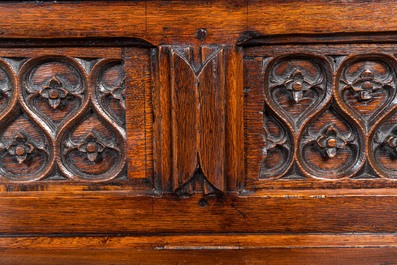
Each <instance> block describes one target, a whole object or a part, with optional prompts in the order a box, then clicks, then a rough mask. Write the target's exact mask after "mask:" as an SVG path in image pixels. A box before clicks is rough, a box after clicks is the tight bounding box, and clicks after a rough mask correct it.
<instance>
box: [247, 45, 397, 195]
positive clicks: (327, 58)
mask: <svg viewBox="0 0 397 265" xmlns="http://www.w3.org/2000/svg"><path fill="white" fill-rule="evenodd" d="M308 42H309V41H308ZM335 42H336V41H335ZM264 43H265V41H262V42H258V43H256V44H264ZM322 43H324V41H322ZM251 44H252V43H251ZM244 52H245V54H244V94H245V102H244V120H245V141H244V143H245V165H246V167H245V170H246V182H245V185H246V188H247V189H256V188H315V187H322V188H342V187H343V188H378V187H395V186H396V184H395V181H394V180H395V179H396V176H397V174H396V172H397V167H396V165H397V151H396V150H397V127H396V126H395V123H396V121H397V93H396V92H397V90H396V88H397V79H396V77H397V76H396V66H397V57H396V54H397V50H396V49H395V47H393V46H392V45H387V44H382V45H375V44H352V45H343V44H337V43H334V44H328V45H326V44H321V43H320V42H319V44H316V45H314V44H313V45H310V44H303V45H287V44H285V45H283V44H279V45H277V44H272V45H270V44H266V45H265V46H257V47H255V46H254V47H249V48H246V49H245V50H244Z"/></svg>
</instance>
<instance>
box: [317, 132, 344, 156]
mask: <svg viewBox="0 0 397 265" xmlns="http://www.w3.org/2000/svg"><path fill="white" fill-rule="evenodd" d="M340 135H341V134H340V133H339V131H338V130H337V129H336V128H334V126H333V125H329V126H327V128H325V129H324V131H323V133H322V134H321V135H320V136H319V137H318V138H317V140H316V141H317V144H318V146H319V147H320V148H321V149H322V150H323V151H324V155H325V157H328V158H333V157H335V156H336V152H337V151H338V149H343V148H345V146H346V144H347V141H346V139H345V137H343V136H340Z"/></svg>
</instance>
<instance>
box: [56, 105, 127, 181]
mask: <svg viewBox="0 0 397 265" xmlns="http://www.w3.org/2000/svg"><path fill="white" fill-rule="evenodd" d="M83 117H84V118H83V119H82V120H81V121H80V122H77V123H74V124H73V126H72V127H71V128H70V129H69V130H68V131H66V132H65V134H64V135H63V136H62V141H61V143H63V144H62V145H61V147H60V148H61V155H62V159H61V161H62V163H60V168H61V169H62V170H63V171H64V172H65V174H66V175H68V176H69V177H71V178H82V179H87V180H104V179H112V178H115V177H117V175H118V173H119V172H120V171H121V170H122V169H123V165H124V160H125V155H124V152H125V150H124V149H125V148H124V147H123V145H124V143H123V142H124V141H123V139H122V135H120V133H117V129H116V128H112V125H110V124H107V123H106V122H105V121H104V120H103V119H101V118H100V117H99V115H98V114H96V113H94V112H93V111H92V110H89V111H88V112H87V113H85V114H83Z"/></svg>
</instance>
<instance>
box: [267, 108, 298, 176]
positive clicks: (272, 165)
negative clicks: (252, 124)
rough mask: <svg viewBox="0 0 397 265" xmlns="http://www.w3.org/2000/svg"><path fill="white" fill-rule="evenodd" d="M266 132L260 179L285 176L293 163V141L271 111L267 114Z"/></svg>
mask: <svg viewBox="0 0 397 265" xmlns="http://www.w3.org/2000/svg"><path fill="white" fill-rule="evenodd" d="M264 130H265V136H264V137H265V143H266V146H265V147H264V148H263V150H262V155H263V162H262V165H261V172H260V177H261V178H268V177H277V176H278V175H280V174H283V173H284V172H285V170H286V169H287V168H288V167H289V165H290V163H291V160H292V154H293V147H292V140H291V137H290V136H289V134H288V130H287V129H286V127H285V126H282V124H281V123H280V122H279V121H277V119H275V118H273V117H272V115H270V114H269V111H266V112H265V121H264Z"/></svg>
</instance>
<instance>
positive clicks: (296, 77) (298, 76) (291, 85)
mask: <svg viewBox="0 0 397 265" xmlns="http://www.w3.org/2000/svg"><path fill="white" fill-rule="evenodd" d="M284 86H285V87H286V88H287V90H289V91H291V94H292V99H293V101H294V102H295V103H299V101H301V100H302V98H303V95H304V92H305V91H308V90H309V89H310V88H311V87H312V86H313V85H312V84H311V83H310V82H309V81H307V80H306V79H305V77H304V75H303V74H302V72H301V71H299V70H298V69H296V70H295V71H294V72H293V73H292V74H291V75H290V77H289V79H287V80H286V81H285V82H284Z"/></svg>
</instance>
